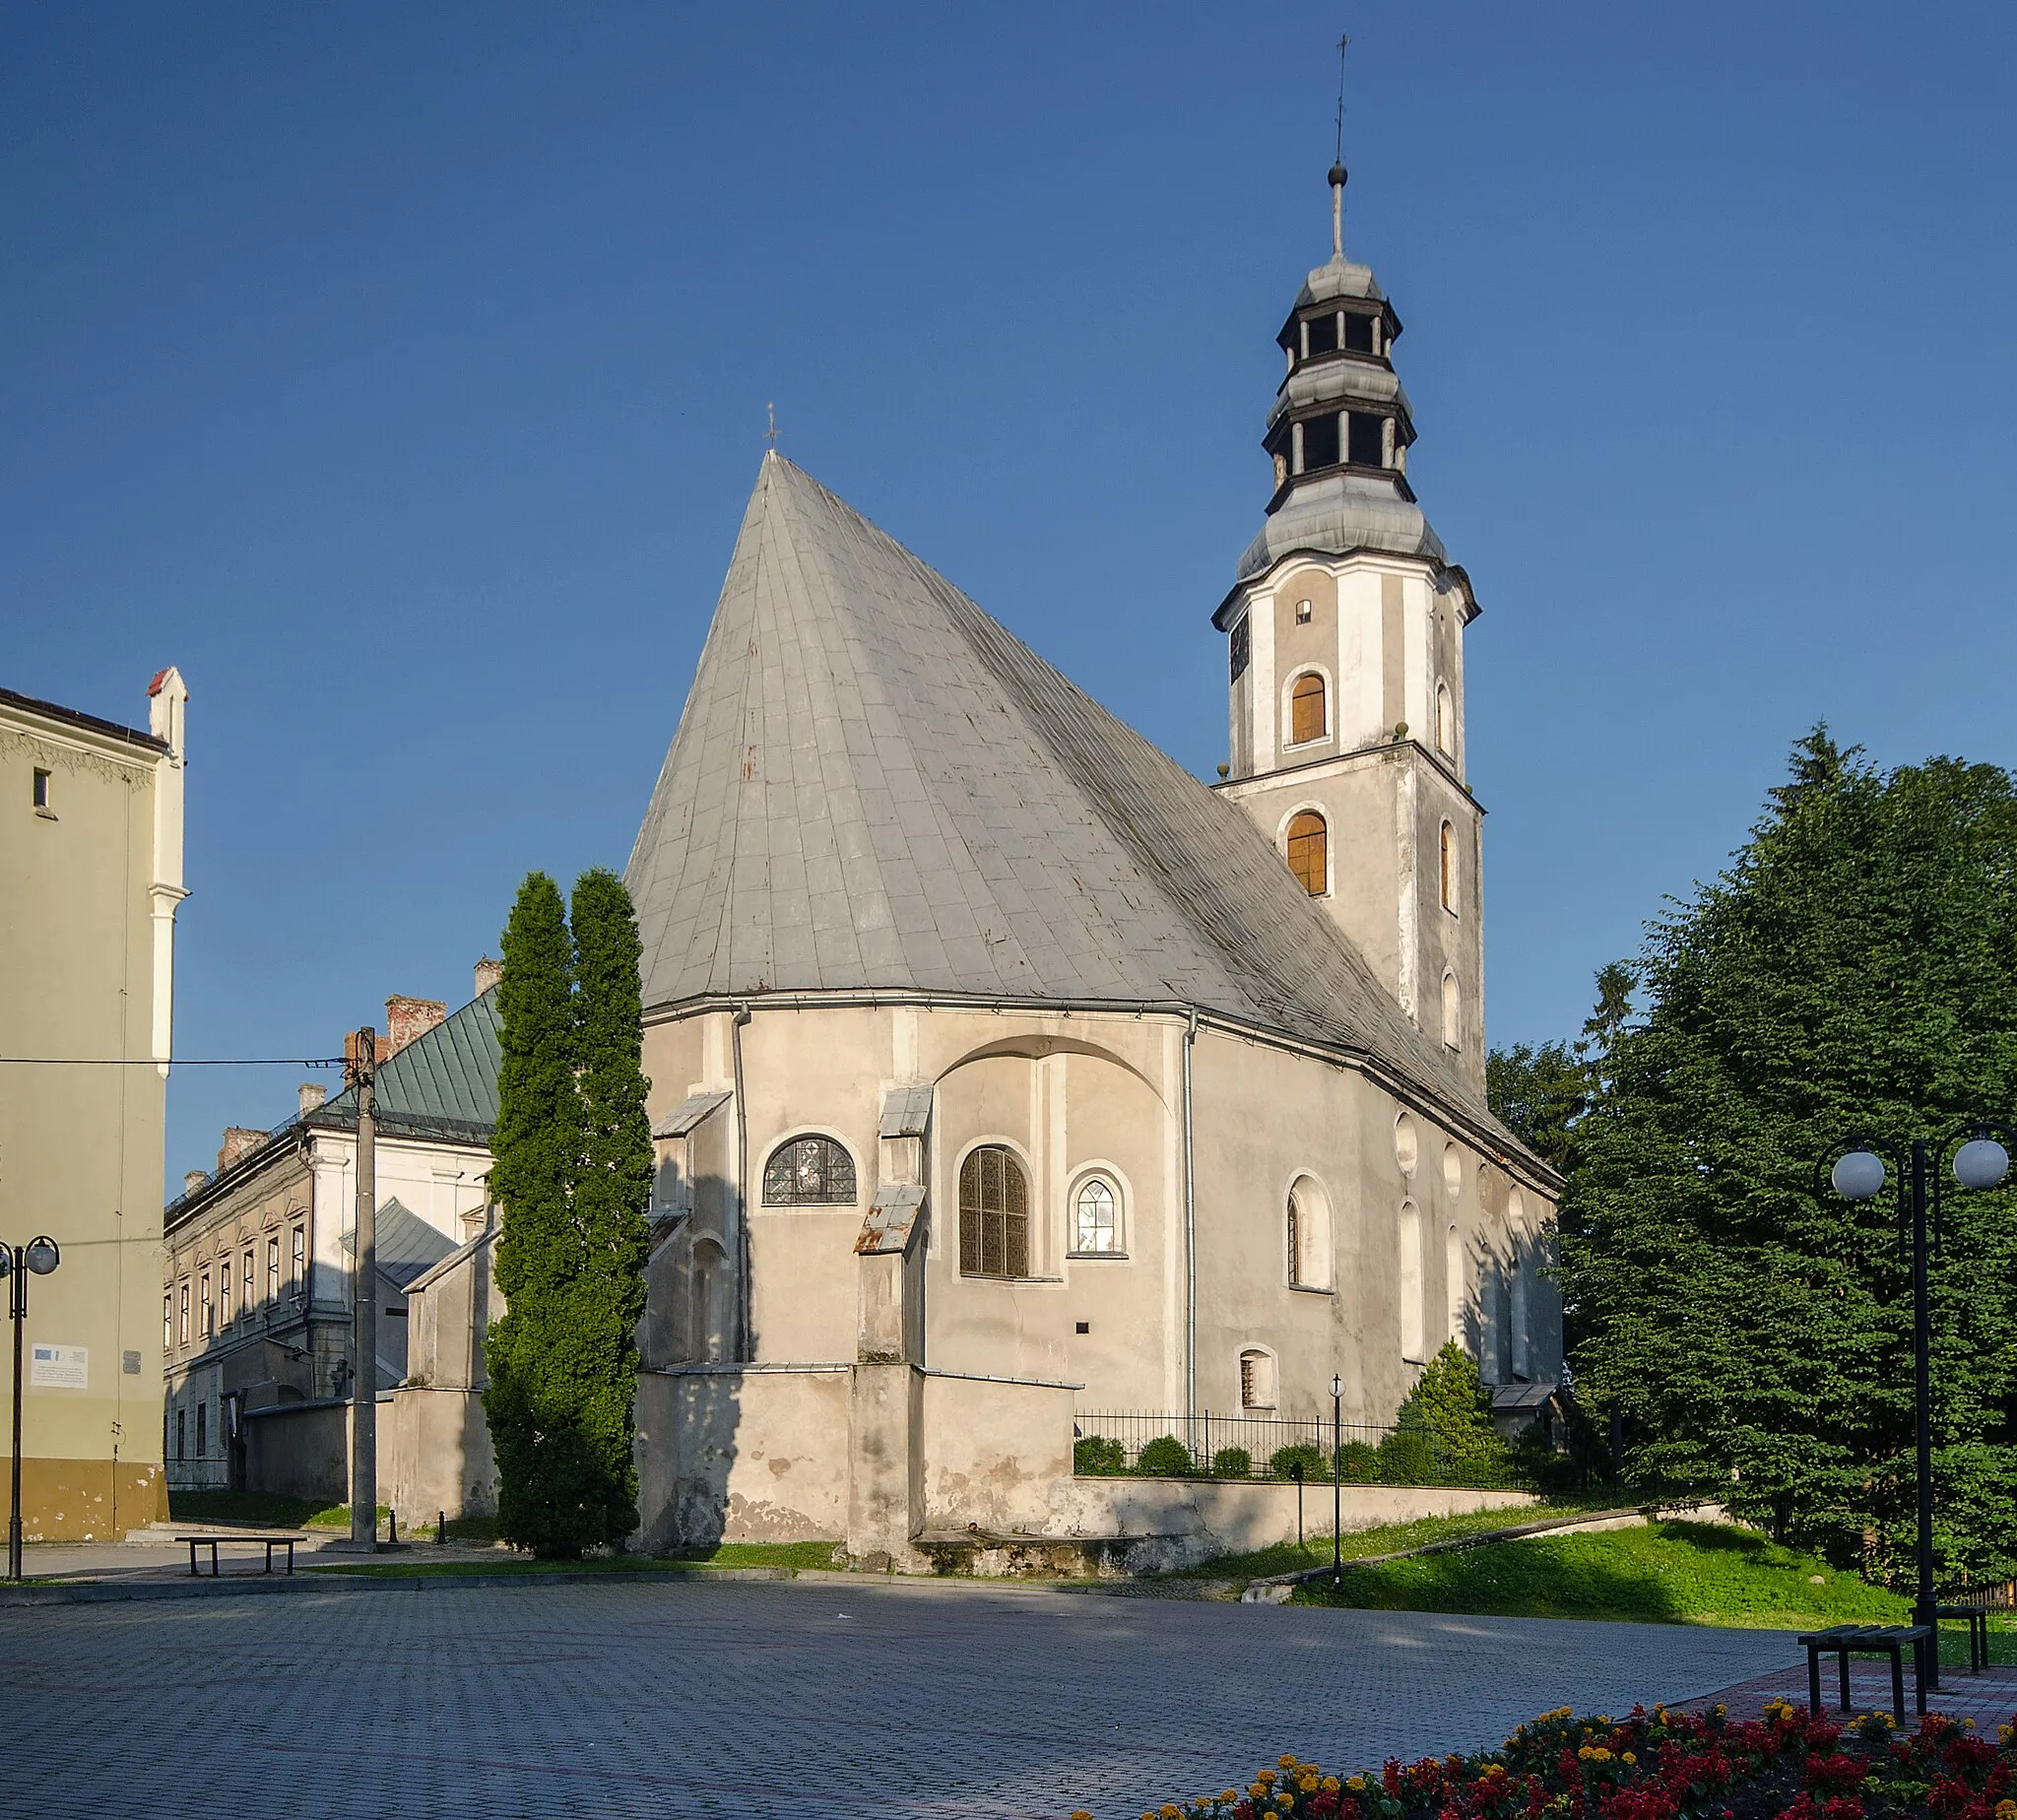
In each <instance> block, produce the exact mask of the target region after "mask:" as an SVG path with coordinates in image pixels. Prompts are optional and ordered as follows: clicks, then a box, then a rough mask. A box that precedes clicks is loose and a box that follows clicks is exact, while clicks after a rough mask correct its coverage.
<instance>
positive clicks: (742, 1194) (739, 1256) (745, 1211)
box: [729, 1005, 749, 1359]
mask: <svg viewBox="0 0 2017 1820" xmlns="http://www.w3.org/2000/svg"><path fill="white" fill-rule="evenodd" d="M748 1021H749V1007H748V1006H747V1005H739V1006H737V1007H736V1014H735V1016H734V1017H733V1018H732V1019H731V1020H730V1022H729V1050H730V1054H731V1056H732V1059H733V1062H734V1067H735V1075H736V1347H735V1356H736V1357H737V1358H739V1359H747V1358H748V1356H749V1106H748V1101H747V1100H746V1099H744V1097H743V1026H744V1025H745V1024H746V1023H748Z"/></svg>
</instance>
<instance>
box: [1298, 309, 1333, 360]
mask: <svg viewBox="0 0 2017 1820" xmlns="http://www.w3.org/2000/svg"><path fill="white" fill-rule="evenodd" d="M1303 340H1304V348H1305V352H1306V353H1307V354H1310V355H1319V354H1334V353H1335V352H1336V351H1337V318H1336V316H1335V315H1324V316H1310V317H1307V318H1306V319H1305V320H1304V322H1303Z"/></svg>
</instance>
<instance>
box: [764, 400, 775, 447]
mask: <svg viewBox="0 0 2017 1820" xmlns="http://www.w3.org/2000/svg"><path fill="white" fill-rule="evenodd" d="M763 415H764V416H765V417H766V418H768V419H769V420H770V427H769V428H768V429H766V430H765V431H764V432H763V440H764V441H766V442H767V443H769V444H770V446H771V448H772V449H775V448H776V447H777V407H776V406H775V405H774V404H773V405H765V406H764V407H763Z"/></svg>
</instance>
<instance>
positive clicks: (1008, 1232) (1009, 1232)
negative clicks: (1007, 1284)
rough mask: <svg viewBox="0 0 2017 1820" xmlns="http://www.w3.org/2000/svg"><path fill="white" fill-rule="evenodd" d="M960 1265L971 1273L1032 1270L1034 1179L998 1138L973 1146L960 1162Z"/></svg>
mask: <svg viewBox="0 0 2017 1820" xmlns="http://www.w3.org/2000/svg"><path fill="white" fill-rule="evenodd" d="M959 1268H960V1271H961V1272H962V1274H964V1275H967V1276H1027V1275H1028V1274H1029V1181H1028V1178H1027V1177H1026V1176H1024V1175H1023V1173H1022V1165H1021V1164H1020V1163H1019V1162H1017V1161H1016V1160H1015V1157H1014V1154H1013V1153H1012V1152H1011V1151H1009V1150H1007V1149H1005V1148H1003V1146H1002V1145H1000V1144H998V1143H986V1144H982V1145H981V1146H980V1148H979V1149H977V1150H970V1151H969V1152H968V1153H967V1158H966V1161H965V1162H963V1163H962V1164H960V1166H959Z"/></svg>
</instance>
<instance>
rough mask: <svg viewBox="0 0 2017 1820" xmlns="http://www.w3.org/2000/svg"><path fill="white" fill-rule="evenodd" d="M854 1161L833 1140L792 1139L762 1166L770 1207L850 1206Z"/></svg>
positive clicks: (853, 1179) (852, 1194)
mask: <svg viewBox="0 0 2017 1820" xmlns="http://www.w3.org/2000/svg"><path fill="white" fill-rule="evenodd" d="M854 1202H855V1159H854V1158H853V1157H852V1156H850V1155H849V1154H848V1153H847V1146H846V1145H845V1144H839V1143H835V1142H834V1140H833V1139H832V1138H831V1137H793V1138H790V1139H789V1140H787V1141H786V1142H784V1143H781V1144H779V1145H778V1146H777V1148H776V1149H774V1150H773V1151H771V1153H770V1161H769V1162H767V1163H765V1164H764V1165H763V1204H764V1205H765V1206H767V1207H851V1206H853V1205H854Z"/></svg>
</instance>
